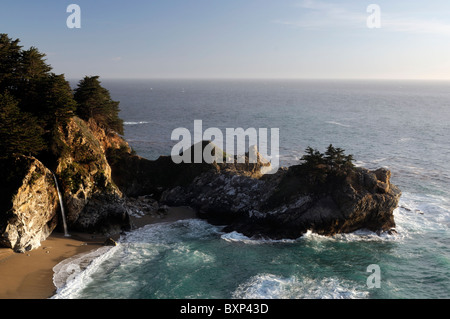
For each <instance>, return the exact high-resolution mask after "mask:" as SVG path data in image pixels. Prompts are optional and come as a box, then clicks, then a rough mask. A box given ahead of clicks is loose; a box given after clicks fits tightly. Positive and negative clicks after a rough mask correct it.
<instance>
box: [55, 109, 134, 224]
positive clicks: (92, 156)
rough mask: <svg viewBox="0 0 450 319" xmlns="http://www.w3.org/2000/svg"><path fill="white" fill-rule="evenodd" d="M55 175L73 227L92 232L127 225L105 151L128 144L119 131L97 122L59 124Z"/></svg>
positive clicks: (72, 120) (76, 121) (80, 121)
mask: <svg viewBox="0 0 450 319" xmlns="http://www.w3.org/2000/svg"><path fill="white" fill-rule="evenodd" d="M58 132H59V137H58V138H59V147H60V148H61V149H62V151H61V156H60V158H59V159H58V164H57V168H56V174H57V176H58V179H59V180H60V181H61V190H62V193H63V196H64V203H65V208H66V212H67V213H66V214H67V224H68V227H69V228H70V229H73V230H78V231H83V232H86V231H89V232H96V231H101V232H106V233H108V232H117V231H119V230H120V228H121V227H124V228H125V229H126V228H127V219H128V215H127V211H126V208H125V207H124V203H123V194H122V192H121V191H120V190H119V188H118V187H117V186H116V185H115V183H114V182H113V180H112V178H111V167H110V165H109V163H108V160H107V158H106V151H107V150H108V149H113V148H120V147H122V148H125V149H127V150H129V146H128V144H127V143H126V142H125V141H124V140H123V139H122V138H121V137H120V136H118V135H117V134H115V133H113V132H109V133H108V132H106V131H105V130H103V129H101V128H100V127H98V125H97V124H96V123H95V122H94V121H89V122H85V121H83V120H81V119H80V118H78V117H73V118H71V119H70V120H69V121H68V123H67V124H66V125H64V126H60V127H59V130H58Z"/></svg>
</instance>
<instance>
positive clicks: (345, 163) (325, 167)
mask: <svg viewBox="0 0 450 319" xmlns="http://www.w3.org/2000/svg"><path fill="white" fill-rule="evenodd" d="M344 152H345V151H344V150H343V149H341V148H335V147H334V146H333V145H331V144H330V145H329V146H328V148H327V150H326V152H325V153H321V152H319V151H318V150H316V149H313V148H312V147H308V148H307V149H306V154H305V155H304V156H303V157H302V158H301V160H302V161H303V163H302V164H301V165H300V170H301V171H302V172H303V173H305V174H306V175H307V176H308V178H309V182H310V183H311V184H312V185H316V186H321V185H322V184H325V183H326V182H330V181H332V180H337V179H339V178H340V177H342V176H345V175H346V174H347V173H348V172H349V171H350V170H351V169H352V168H353V167H354V165H353V163H352V161H353V156H352V155H345V154H344Z"/></svg>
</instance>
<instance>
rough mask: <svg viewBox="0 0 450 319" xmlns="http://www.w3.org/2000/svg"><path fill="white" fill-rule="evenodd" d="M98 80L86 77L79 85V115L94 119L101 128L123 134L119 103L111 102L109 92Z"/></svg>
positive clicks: (76, 92)
mask: <svg viewBox="0 0 450 319" xmlns="http://www.w3.org/2000/svg"><path fill="white" fill-rule="evenodd" d="M98 78H99V77H98V76H92V77H85V78H84V79H83V80H81V81H80V82H79V83H78V87H77V89H76V90H75V94H74V98H75V100H76V101H77V103H78V108H77V115H78V116H79V117H80V118H82V119H84V120H89V119H90V118H93V119H94V120H95V121H96V122H97V123H98V124H99V125H100V126H101V127H103V128H105V129H111V130H113V131H116V132H117V133H119V134H123V121H122V120H121V119H120V118H119V111H120V109H119V102H116V101H113V100H111V96H110V94H109V91H108V90H107V89H105V88H103V87H102V86H101V85H100V81H99V80H98Z"/></svg>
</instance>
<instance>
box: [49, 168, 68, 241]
mask: <svg viewBox="0 0 450 319" xmlns="http://www.w3.org/2000/svg"><path fill="white" fill-rule="evenodd" d="M52 174H53V179H54V180H55V184H56V190H57V191H58V197H59V206H61V215H62V221H63V227H64V236H66V237H70V234H69V232H68V231H67V223H66V214H65V212H64V204H63V198H62V195H61V192H60V190H59V186H58V180H57V179H56V175H55V173H53V172H52Z"/></svg>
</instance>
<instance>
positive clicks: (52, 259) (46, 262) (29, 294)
mask: <svg viewBox="0 0 450 319" xmlns="http://www.w3.org/2000/svg"><path fill="white" fill-rule="evenodd" d="M190 218H197V216H196V213H195V211H194V210H193V209H191V208H189V207H170V208H169V211H168V213H167V215H165V216H163V217H155V216H151V215H145V216H142V217H133V216H130V219H131V222H132V225H133V229H132V230H135V229H138V228H141V227H144V226H145V225H150V224H156V223H162V222H174V221H177V220H182V219H190ZM69 233H70V235H71V236H70V237H65V236H64V234H63V233H59V232H53V233H52V234H51V235H50V236H49V237H48V238H47V239H46V240H45V241H42V242H41V246H40V247H39V248H37V249H34V250H31V251H29V252H25V253H23V254H20V253H15V252H14V251H12V249H8V248H0V283H1V284H0V299H47V298H51V297H52V296H54V295H55V293H56V287H55V285H54V283H53V274H54V273H53V267H55V266H56V265H57V264H59V263H60V262H62V261H64V260H65V259H68V258H71V257H73V256H76V255H79V254H85V253H89V252H91V251H94V250H96V249H98V248H100V247H104V245H103V244H104V242H105V240H106V239H108V238H110V237H112V238H113V239H117V238H119V235H117V236H104V235H96V234H87V233H78V232H73V233H72V232H70V230H69Z"/></svg>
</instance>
